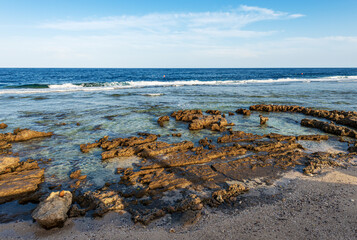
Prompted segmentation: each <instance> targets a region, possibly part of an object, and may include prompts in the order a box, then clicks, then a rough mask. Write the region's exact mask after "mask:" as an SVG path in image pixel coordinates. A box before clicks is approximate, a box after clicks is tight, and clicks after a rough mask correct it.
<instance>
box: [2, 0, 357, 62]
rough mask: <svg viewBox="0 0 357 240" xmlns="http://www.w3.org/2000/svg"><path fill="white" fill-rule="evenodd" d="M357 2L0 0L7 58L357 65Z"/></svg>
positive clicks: (4, 58) (55, 60) (80, 60)
mask: <svg viewBox="0 0 357 240" xmlns="http://www.w3.org/2000/svg"><path fill="white" fill-rule="evenodd" d="M356 12H357V1H356V0H339V1H337V0H336V1H326V0H324V1H322V0H313V1H311V0H310V1H307V0H289V1H288V0H284V1H283V0H280V1H278V0H246V1H238V0H236V1H232V0H205V1H201V0H200V1H194V0H191V1H187V0H180V1H167V0H166V1H147V0H146V1H144V0H130V1H127V0H125V1H121V0H116V1H115V0H112V1H108V0H102V1H93V0H86V1H84V0H77V1H74V0H72V1H66V0H61V1H59V0H46V1H45V0H37V1H36V0H32V1H28V0H26V1H25V0H11V1H8V0H6V1H4V0H0V67H357V27H356V23H357V14H356Z"/></svg>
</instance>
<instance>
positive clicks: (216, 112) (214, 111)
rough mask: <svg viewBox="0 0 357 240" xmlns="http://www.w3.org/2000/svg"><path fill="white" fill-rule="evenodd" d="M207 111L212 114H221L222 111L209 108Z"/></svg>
mask: <svg viewBox="0 0 357 240" xmlns="http://www.w3.org/2000/svg"><path fill="white" fill-rule="evenodd" d="M206 113H208V114H211V115H221V114H222V113H221V111H219V110H207V111H206Z"/></svg>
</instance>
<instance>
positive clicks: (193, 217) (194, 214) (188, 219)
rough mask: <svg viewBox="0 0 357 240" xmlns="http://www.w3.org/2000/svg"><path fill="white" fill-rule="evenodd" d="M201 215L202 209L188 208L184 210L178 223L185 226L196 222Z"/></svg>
mask: <svg viewBox="0 0 357 240" xmlns="http://www.w3.org/2000/svg"><path fill="white" fill-rule="evenodd" d="M201 216H202V210H198V211H192V210H188V211H186V212H184V213H183V214H182V216H181V218H180V223H181V225H182V226H184V227H187V226H189V225H193V224H196V223H197V222H198V221H199V220H200V218H201Z"/></svg>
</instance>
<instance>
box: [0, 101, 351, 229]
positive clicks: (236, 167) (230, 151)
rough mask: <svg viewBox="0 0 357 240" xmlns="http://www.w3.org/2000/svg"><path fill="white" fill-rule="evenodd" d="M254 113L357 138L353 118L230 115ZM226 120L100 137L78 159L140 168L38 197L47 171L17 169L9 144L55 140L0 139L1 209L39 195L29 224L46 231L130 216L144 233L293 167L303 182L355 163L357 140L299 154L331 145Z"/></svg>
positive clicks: (22, 164)
mask: <svg viewBox="0 0 357 240" xmlns="http://www.w3.org/2000/svg"><path fill="white" fill-rule="evenodd" d="M255 111H263V112H273V111H274V112H293V113H302V114H305V115H309V116H313V117H318V118H324V119H328V120H330V121H333V123H329V122H326V121H320V120H316V119H302V120H301V126H303V127H313V128H317V129H320V130H322V131H323V132H326V133H330V134H334V135H338V136H343V137H346V138H348V139H353V138H357V134H356V131H355V130H354V129H353V128H356V125H355V120H356V116H357V115H356V113H355V112H344V111H325V110H313V109H310V108H304V107H299V106H282V105H254V106H251V107H250V110H247V109H242V108H240V109H237V110H236V111H235V112H236V113H237V114H243V115H245V116H250V115H254V114H257V113H256V112H255ZM228 116H229V117H227V118H226V115H225V114H224V113H222V111H219V110H207V111H202V110H200V109H196V110H192V109H189V110H179V111H175V112H173V113H172V114H170V115H165V116H162V117H160V118H158V119H157V120H156V119H155V121H154V124H155V125H157V124H159V126H160V129H162V128H165V127H167V126H168V124H166V123H167V122H168V121H170V118H173V119H174V121H176V122H180V123H179V124H181V125H183V127H184V128H186V126H187V128H186V129H188V131H187V130H186V131H187V132H185V133H183V134H181V133H171V132H170V134H169V135H167V136H165V137H161V136H160V135H157V134H151V133H138V134H137V135H135V136H130V135H129V137H128V136H125V137H123V138H111V137H109V136H98V137H99V139H98V140H96V141H95V142H90V143H85V144H81V145H80V146H79V149H80V150H81V152H82V153H83V154H93V153H92V152H91V150H92V149H94V148H96V149H98V150H99V151H101V153H100V156H99V159H98V161H103V163H105V162H110V161H111V160H112V159H117V160H118V159H119V161H122V160H125V158H135V159H137V160H138V161H137V163H135V164H132V166H130V167H125V168H124V167H118V168H117V169H115V174H117V176H118V179H120V180H116V181H111V182H107V183H105V184H104V185H103V186H102V187H100V188H96V189H91V188H88V187H87V188H86V187H84V186H83V185H84V184H83V183H85V182H87V181H90V179H89V180H88V179H87V176H86V175H83V174H82V171H81V170H80V169H78V168H76V169H71V171H69V172H68V180H67V182H59V183H58V184H57V185H56V186H47V187H46V188H42V189H41V191H42V192H41V193H39V191H38V190H39V188H41V186H42V185H41V183H43V181H44V171H45V170H44V169H42V168H40V167H39V164H38V162H37V161H33V160H28V161H20V159H19V158H17V157H13V156H10V155H9V154H10V151H8V150H9V149H11V144H12V143H13V142H21V141H26V140H30V139H33V138H39V137H49V136H52V133H43V132H36V131H33V130H29V129H17V130H15V131H14V132H13V133H3V134H0V151H2V153H5V152H6V151H7V152H6V153H7V155H5V154H3V156H2V157H1V158H0V203H4V202H7V201H12V200H19V199H21V201H23V202H26V197H28V195H31V194H34V193H36V192H37V193H39V196H37V198H36V199H37V202H38V201H40V202H41V203H40V204H39V205H38V207H37V208H36V210H35V211H34V212H33V213H32V216H33V218H34V219H35V220H36V221H37V222H38V223H39V224H40V225H41V226H43V227H44V228H53V227H60V226H62V225H63V224H64V223H65V221H66V219H67V218H68V217H79V216H84V215H91V216H94V217H101V216H103V215H104V214H105V213H107V212H109V211H117V212H121V211H127V212H129V213H130V214H131V216H132V220H133V221H134V222H136V223H141V224H144V225H148V224H150V222H152V221H153V220H155V219H158V218H161V217H163V216H165V215H166V214H171V215H172V216H176V218H178V219H179V221H180V222H181V223H182V225H184V226H186V225H189V224H194V223H196V222H197V221H199V219H200V217H201V215H202V211H203V209H204V208H217V207H220V206H222V205H224V206H230V205H234V206H236V205H237V199H238V198H239V196H240V195H241V194H244V193H245V192H247V191H249V189H250V187H252V186H253V187H254V186H255V185H254V184H253V185H252V180H254V182H257V181H258V180H259V181H258V182H259V183H260V185H269V184H271V182H272V181H274V180H275V179H277V178H279V176H281V175H282V174H283V173H284V172H286V171H289V170H291V169H297V167H298V169H299V170H300V171H303V172H304V173H305V174H307V175H314V174H317V173H319V171H320V170H321V169H322V168H324V167H326V166H330V167H339V166H342V165H344V164H345V163H346V162H348V161H349V159H351V158H353V157H355V156H356V153H355V152H356V148H357V145H356V142H355V140H354V141H352V140H351V141H350V140H349V141H350V142H349V148H348V151H349V153H348V152H347V151H346V152H343V153H338V154H335V153H325V152H310V151H307V150H306V149H304V147H303V146H305V145H304V144H303V143H306V141H314V142H321V141H331V139H330V137H329V136H328V135H323V134H314V135H282V134H278V133H268V134H261V135H259V134H253V133H249V132H245V131H238V130H233V129H232V128H231V127H232V126H234V124H233V123H229V119H231V118H230V117H235V116H234V113H233V112H228ZM257 116H258V114H257ZM244 118H245V117H244ZM251 118H255V116H252V117H251ZM245 119H247V118H245ZM156 121H157V123H156ZM267 121H268V117H265V116H262V115H261V116H260V124H259V122H258V121H257V122H256V126H257V128H261V129H266V128H268V127H269V126H267V125H269V124H267V125H265V126H260V125H264V124H266V122H267ZM170 124H171V123H170ZM185 124H187V125H185ZM336 124H340V125H342V126H340V125H336ZM181 130H182V129H181ZM200 130H202V131H200ZM170 131H171V130H170ZM172 131H176V130H172ZM184 131H185V130H182V132H184ZM202 132H204V133H205V134H206V135H203V138H202V139H200V140H197V141H194V140H192V141H189V140H191V139H189V140H187V139H182V140H183V141H181V140H180V139H178V138H177V137H181V136H186V134H188V133H193V134H196V133H202ZM207 132H209V133H211V134H209V133H208V134H207ZM173 138H174V139H173ZM199 138H201V136H200V137H199ZM335 138H336V137H335ZM346 145H347V143H346ZM5 150H6V151H5ZM346 150H347V149H346ZM96 154H98V152H96ZM95 156H97V155H95ZM256 179H258V180H257V181H256ZM54 189H56V191H54ZM29 199H32V198H31V197H30V198H29Z"/></svg>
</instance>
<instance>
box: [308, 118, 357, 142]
mask: <svg viewBox="0 0 357 240" xmlns="http://www.w3.org/2000/svg"><path fill="white" fill-rule="evenodd" d="M301 125H302V126H305V127H312V128H317V129H320V130H322V131H324V132H327V133H332V134H335V135H338V136H348V137H351V138H357V131H355V130H353V129H351V128H348V127H343V126H337V125H335V124H334V123H333V122H331V123H328V122H325V121H320V120H315V119H306V118H305V119H302V120H301Z"/></svg>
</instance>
